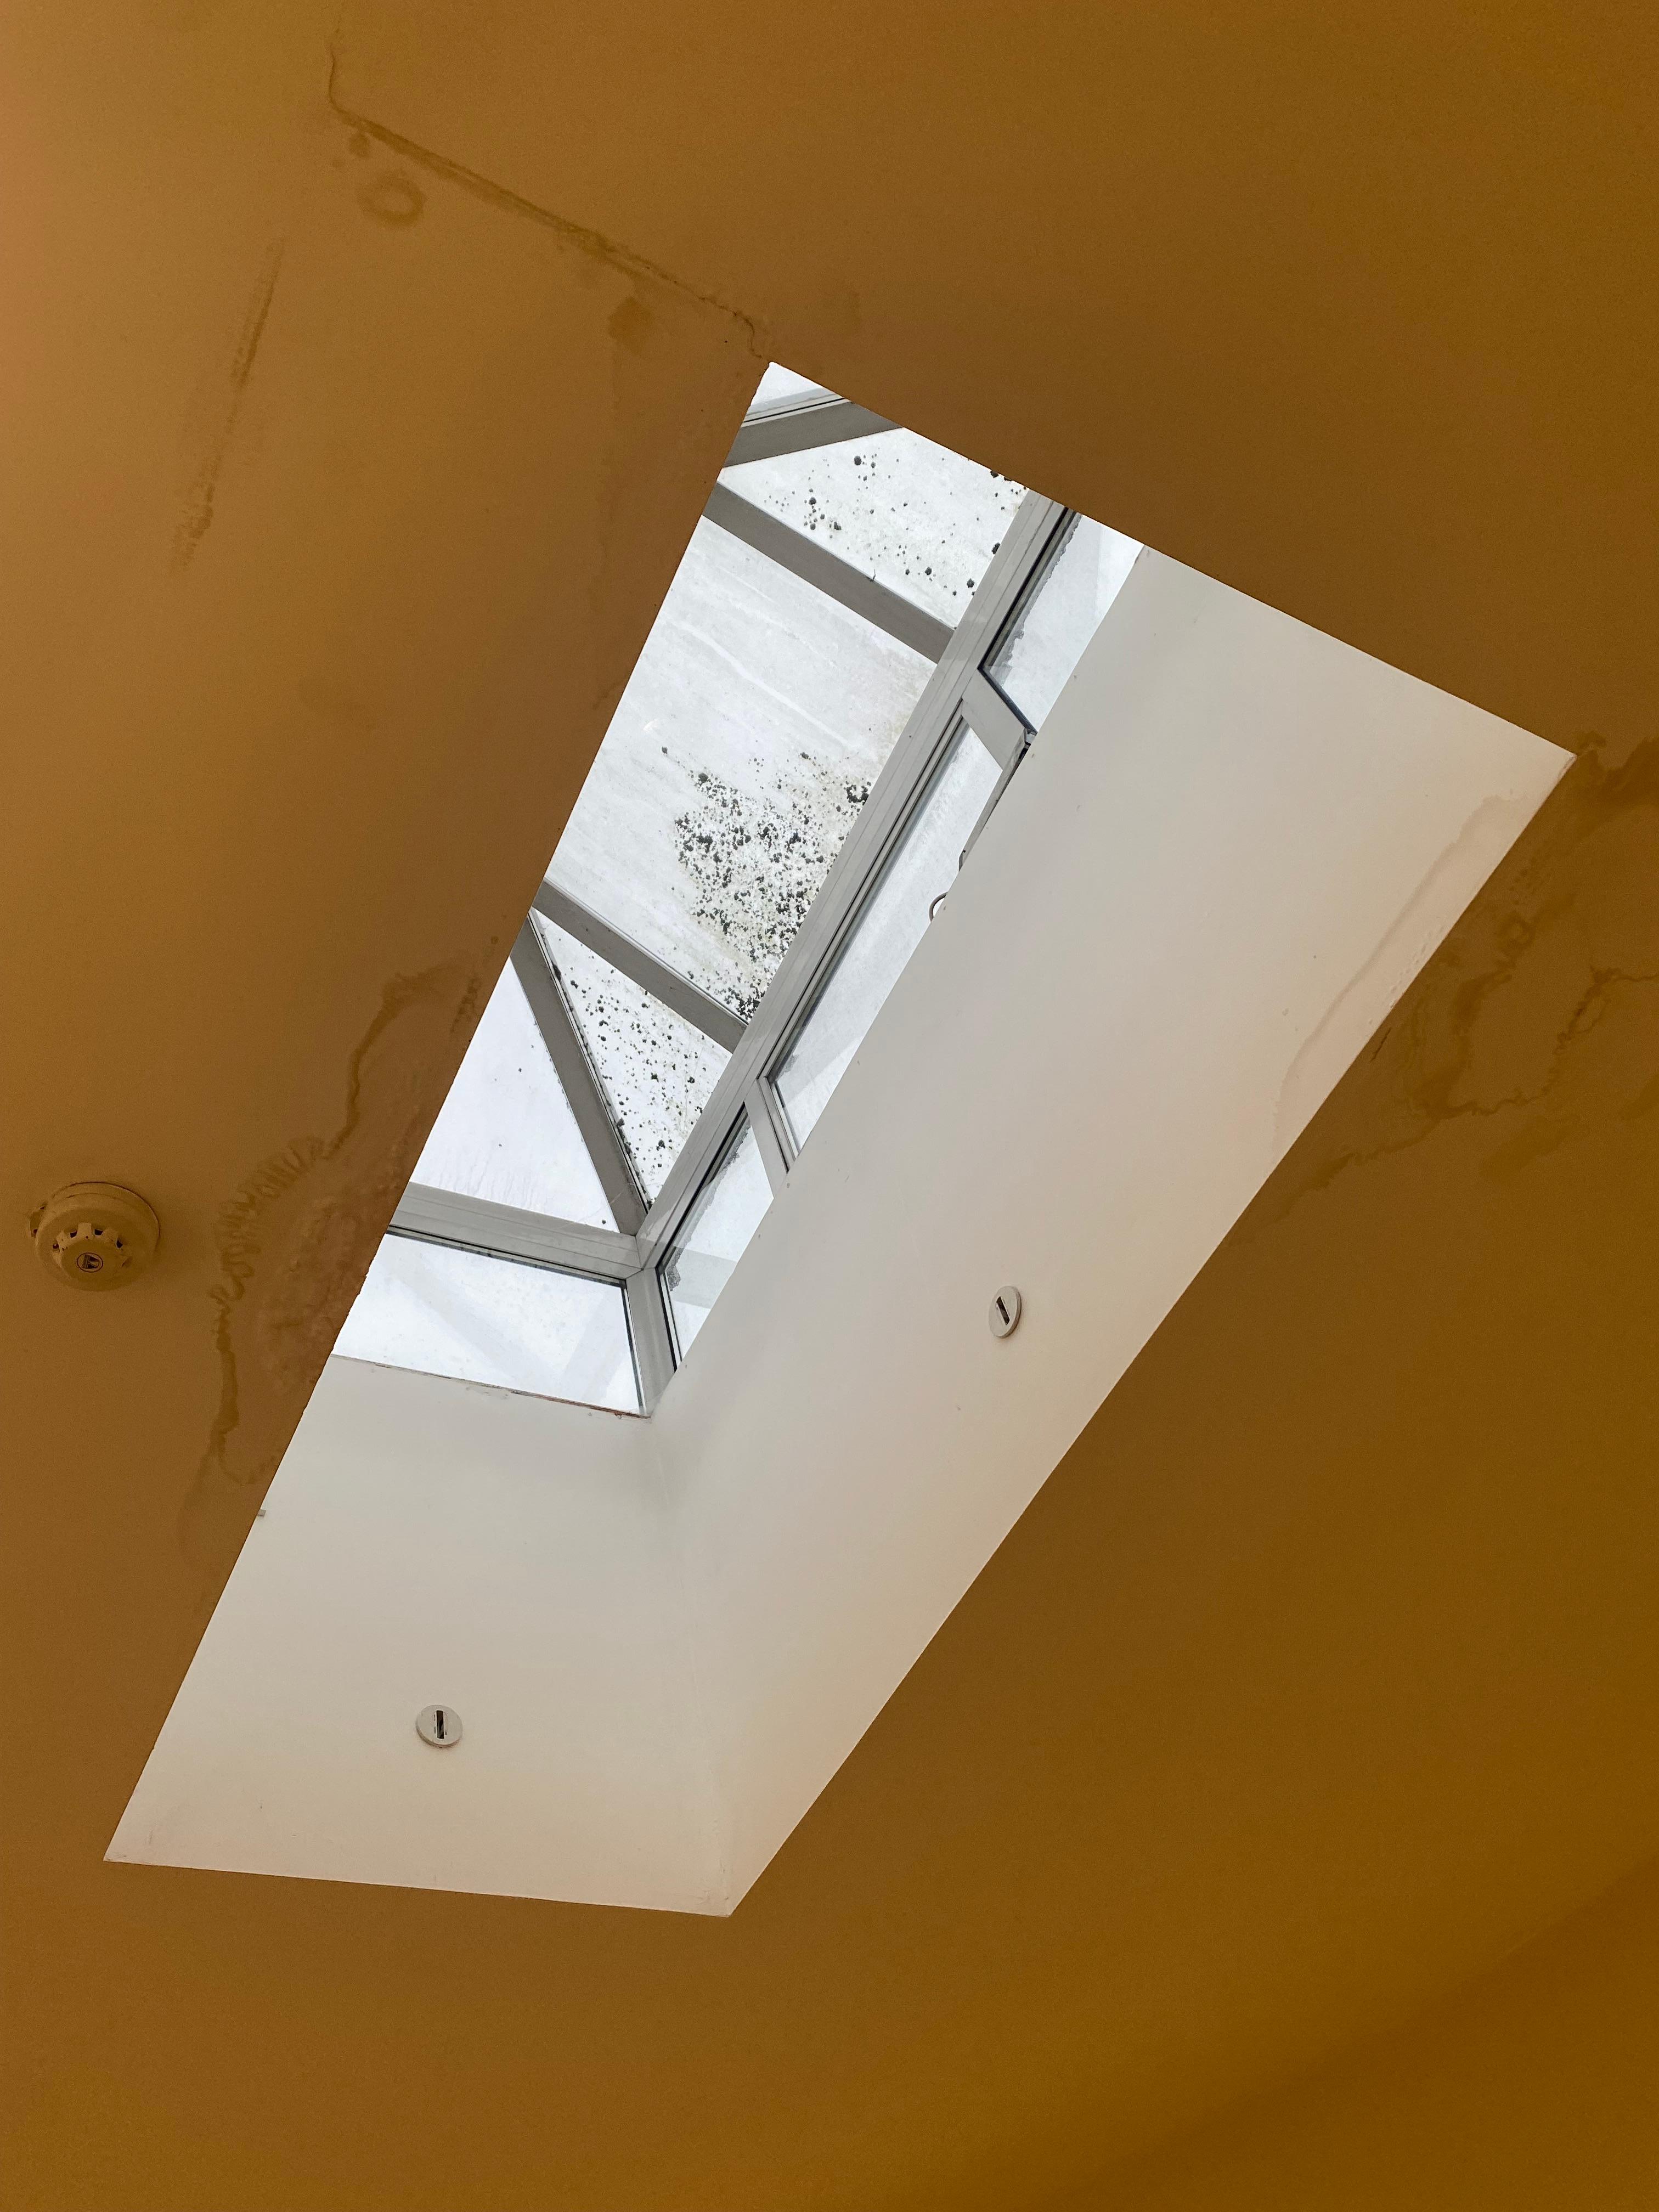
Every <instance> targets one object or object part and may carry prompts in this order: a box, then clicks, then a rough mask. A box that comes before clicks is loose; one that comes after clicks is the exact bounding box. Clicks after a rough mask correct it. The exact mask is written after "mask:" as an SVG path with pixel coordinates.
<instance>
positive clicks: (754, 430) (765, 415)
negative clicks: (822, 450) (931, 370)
mask: <svg viewBox="0 0 1659 2212" xmlns="http://www.w3.org/2000/svg"><path fill="white" fill-rule="evenodd" d="M897 428H898V424H897V423H896V422H889V420H888V419H887V417H886V416H884V415H878V414H877V413H876V412H875V411H874V410H873V409H872V408H869V407H860V405H859V404H858V402H857V400H856V399H843V398H842V397H841V395H840V393H839V392H830V391H828V390H826V389H825V387H824V386H823V385H817V386H813V387H812V388H811V390H809V391H806V392H791V393H790V394H789V395H788V396H787V398H782V399H771V400H763V401H762V402H761V404H759V406H757V407H751V408H750V410H749V412H748V413H747V414H746V415H745V416H744V418H743V421H742V422H741V423H740V424H739V426H738V435H737V436H736V437H735V438H733V440H732V450H731V452H730V453H727V455H726V461H725V464H724V465H725V466H726V468H728V469H740V468H742V467H744V465H745V464H746V463H747V462H750V461H775V460H781V459H782V458H783V457H784V455H785V454H786V453H812V452H815V451H816V450H817V448H818V447H821V446H842V445H846V444H848V443H849V442H850V441H851V440H853V439H854V438H875V437H879V436H880V435H881V433H882V432H883V431H884V430H896V429H897Z"/></svg>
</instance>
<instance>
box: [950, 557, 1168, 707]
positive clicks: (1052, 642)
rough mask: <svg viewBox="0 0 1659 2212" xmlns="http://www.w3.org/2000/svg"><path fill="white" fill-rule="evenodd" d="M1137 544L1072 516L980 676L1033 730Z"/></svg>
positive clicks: (1076, 658)
mask: <svg viewBox="0 0 1659 2212" xmlns="http://www.w3.org/2000/svg"><path fill="white" fill-rule="evenodd" d="M1139 551H1140V548H1139V545H1138V544H1136V543H1135V541H1134V539H1133V538H1125V537H1122V536H1121V535H1120V533H1119V532H1117V531H1115V530H1109V529H1107V527H1106V526H1105V525H1104V523H1101V522H1091V521H1090V520H1089V518H1088V516H1087V515H1085V514H1079V515H1077V516H1075V517H1074V518H1073V520H1072V522H1071V524H1070V525H1069V526H1068V528H1067V530H1066V542H1065V544H1063V545H1062V546H1061V548H1060V553H1059V555H1058V556H1057V557H1056V558H1055V559H1054V562H1051V564H1050V566H1049V568H1048V572H1047V573H1046V574H1045V575H1043V577H1042V579H1041V580H1040V582H1039V584H1038V586H1037V588H1036V591H1035V592H1033V593H1032V594H1031V596H1030V598H1029V599H1027V600H1026V601H1025V604H1024V605H1023V606H1022V607H1021V609H1020V611H1019V613H1018V617H1017V618H1016V620H1015V621H1014V623H1013V624H1012V628H1011V629H1010V630H1009V632H1008V635H1006V637H1005V638H1004V640H1003V641H1002V643H1001V645H1000V647H998V650H997V653H996V657H995V659H994V660H992V661H991V662H990V664H989V665H988V668H987V674H988V675H989V676H990V677H991V678H993V680H994V682H995V683H996V684H998V685H999V686H1000V689H1001V690H1004V691H1006V693H1007V695H1008V696H1009V697H1010V698H1011V699H1012V701H1013V702H1014V704H1015V706H1017V707H1018V708H1019V709H1020V710H1021V712H1022V713H1023V714H1024V716H1025V719H1026V720H1027V721H1028V722H1030V725H1031V726H1032V728H1033V729H1037V730H1040V729H1041V728H1042V725H1043V724H1044V722H1045V721H1047V720H1048V709H1049V708H1051V707H1052V706H1053V705H1054V702H1055V700H1056V699H1058V698H1059V696H1060V693H1061V691H1062V690H1064V689H1065V687H1066V683H1067V682H1068V680H1069V679H1070V677H1071V673H1072V671H1073V669H1074V668H1075V667H1076V666H1077V664H1078V662H1079V659H1081V658H1082V654H1083V648H1084V647H1085V646H1086V645H1087V644H1088V642H1089V640H1090V639H1091V637H1092V636H1093V635H1094V634H1095V632H1096V630H1097V629H1099V627H1100V623H1101V620H1102V617H1103V616H1104V614H1105V612H1106V610H1107V609H1108V608H1109V606H1110V605H1111V604H1112V601H1113V600H1114V599H1115V598H1116V597H1117V595H1118V593H1119V592H1121V590H1122V588H1123V586H1124V584H1125V582H1126V581H1127V578H1128V574H1129V571H1130V569H1131V568H1133V566H1134V564H1135V558H1136V556H1137V555H1138V554H1139Z"/></svg>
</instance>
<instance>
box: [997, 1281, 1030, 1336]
mask: <svg viewBox="0 0 1659 2212" xmlns="http://www.w3.org/2000/svg"><path fill="white" fill-rule="evenodd" d="M1024 1308H1025V1301H1024V1298H1022V1297H1021V1296H1020V1294H1019V1292H1018V1291H1017V1290H1016V1289H1015V1288H1014V1285H1012V1283H1005V1284H1004V1285H1003V1286H1002V1288H1001V1289H1000V1291H998V1292H997V1294H996V1296H995V1297H994V1298H993V1299H992V1301H991V1312H990V1322H991V1334H992V1335H993V1336H1012V1334H1013V1333H1014V1331H1015V1330H1016V1329H1017V1328H1018V1327H1019V1317H1020V1315H1021V1314H1022V1313H1023V1312H1024Z"/></svg>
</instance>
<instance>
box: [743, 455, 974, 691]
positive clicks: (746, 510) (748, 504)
mask: <svg viewBox="0 0 1659 2212" xmlns="http://www.w3.org/2000/svg"><path fill="white" fill-rule="evenodd" d="M702 512H703V520H705V521H707V522H712V523H714V525H715V526H716V527H717V528H718V529H720V530H724V531H726V532H729V534H730V535H731V536H732V537H733V538H739V539H741V541H742V542H743V544H745V545H749V546H752V547H753V549H754V550H755V551H756V552H757V553H763V554H764V555H765V556H766V557H767V559H768V560H769V561H775V562H776V563H777V565H778V566H779V568H787V569H788V571H789V573H790V574H792V575H794V576H799V578H800V580H801V581H802V583H804V584H811V585H812V586H815V587H816V588H817V590H818V591H820V592H823V595H824V597H825V598H826V599H834V600H836V601H837V602H838V604H839V605H842V606H843V607H847V608H849V609H850V610H851V611H852V612H853V613H854V614H855V615H861V616H862V617H863V618H864V620H865V621H866V622H867V623H872V625H873V626H874V627H875V628H876V629H880V630H885V631H886V633H887V635H888V636H889V637H896V639H897V640H898V641H899V643H900V644H901V645H908V647H909V648H910V650H911V652H912V653H921V655H922V657H923V658H924V659H927V660H932V661H939V660H941V659H943V658H944V657H945V653H947V652H948V651H949V649H950V644H951V638H952V637H953V636H954V635H955V632H954V631H953V630H952V629H951V625H950V623H945V622H941V621H940V620H939V617H938V616H937V615H930V614H929V613H928V611H927V608H926V607H919V606H918V605H916V603H915V600H914V599H906V598H905V596H904V594H903V593H902V592H895V591H892V590H890V588H889V586H887V585H885V584H879V583H878V582H877V581H876V579H875V578H874V577H873V576H866V574H865V573H864V571H863V569H862V568H859V567H857V566H856V565H855V564H854V562H851V561H843V560H842V556H841V555H840V554H839V553H832V552H831V551H830V550H829V547H828V546H827V545H820V544H818V542H817V538H811V537H809V536H808V535H807V533H806V532H805V531H804V530H797V529H796V528H795V527H794V526H793V524H791V523H787V522H782V521H780V520H779V519H778V517H777V516H776V515H775V514H769V513H767V511H766V509H765V508H764V507H757V506H756V505H755V503H754V501H752V500H748V499H744V497H743V495H741V493H738V492H735V491H733V490H732V487H731V486H730V485H729V484H725V483H717V484H716V485H715V486H714V490H713V491H711V492H710V493H709V495H708V505H707V506H706V507H704V508H703V511H702Z"/></svg>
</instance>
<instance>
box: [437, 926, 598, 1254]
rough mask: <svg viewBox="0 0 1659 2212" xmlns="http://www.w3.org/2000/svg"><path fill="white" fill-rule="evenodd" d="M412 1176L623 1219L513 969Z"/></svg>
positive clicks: (533, 1205)
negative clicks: (614, 1210)
mask: <svg viewBox="0 0 1659 2212" xmlns="http://www.w3.org/2000/svg"><path fill="white" fill-rule="evenodd" d="M411 1180H412V1181H414V1182H418V1183H427V1184H429V1185H430V1186H431V1187H432V1188H435V1189H437V1190H456V1191H462V1192H465V1194H467V1195H468V1196H469V1197H471V1198H489V1199H494V1200H496V1202H497V1203H498V1204H500V1205H502V1206H526V1207H527V1208H528V1209H529V1210H530V1211H531V1212H533V1213H551V1214H555V1215H556V1216H557V1217H558V1218H560V1219H561V1220H563V1221H580V1222H585V1223H586V1224H588V1225H591V1226H592V1227H594V1228H597V1229H614V1228H615V1227H616V1225H617V1224H616V1219H615V1217H614V1216H613V1215H612V1213H611V1208H610V1207H609V1206H607V1205H606V1204H605V1193H604V1191H603V1190H602V1189H601V1188H599V1176H597V1175H596V1174H595V1172H594V1170H593V1163H592V1160H591V1159H589V1158H588V1156H587V1148H586V1146H585V1145H584V1144H583V1143H582V1139H581V1133H580V1130H579V1129H578V1128H577V1127H576V1121H575V1116H574V1115H573V1114H572V1113H571V1111H570V1108H569V1106H568V1103H566V1099H565V1095H564V1092H563V1091H562V1089H561V1087H560V1084H559V1079H558V1077H557V1075H556V1073H554V1069H553V1062H552V1061H551V1060H550V1059H549V1057H548V1052H547V1047H546V1046H545V1045H544V1043H543V1042H542V1036H541V1031H540V1030H538V1028H537V1027H536V1023H535V1018H534V1016H533V1015H532V1013H531V1011H530V1004H529V1001H528V1000H526V997H525V994H524V992H523V990H522V988H521V987H520V982H519V979H518V977H517V976H516V975H514V974H513V969H512V968H511V967H510V966H509V967H507V968H506V969H504V970H503V971H502V974H501V981H500V982H498V983H497V984H496V986H495V990H494V991H493V992H492V993H491V994H490V999H489V1005H488V1006H486V1007H485V1008H484V1011H483V1019H482V1020H481V1021H480V1022H479V1024H478V1026H477V1030H476V1031H475V1032H474V1035H473V1038H472V1042H471V1044H470V1045H469V1046H468V1047H467V1053H466V1058H465V1060H463V1061H462V1062H461V1066H460V1073H459V1074H458V1075H457V1076H456V1078H455V1080H454V1083H453V1085H452V1086H451V1088H450V1093H449V1096H448V1097H447V1098H446V1099H445V1101H444V1103H443V1110H442V1112H441V1114H440V1115H439V1116H438V1118H437V1120H436V1121H435V1122H434V1124H433V1126H432V1134H431V1135H430V1136H429V1137H428V1139H427V1140H426V1150H425V1151H424V1152H422V1154H421V1157H420V1158H419V1160H418V1161H417V1162H416V1167H415V1173H414V1176H413V1177H412V1178H411Z"/></svg>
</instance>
